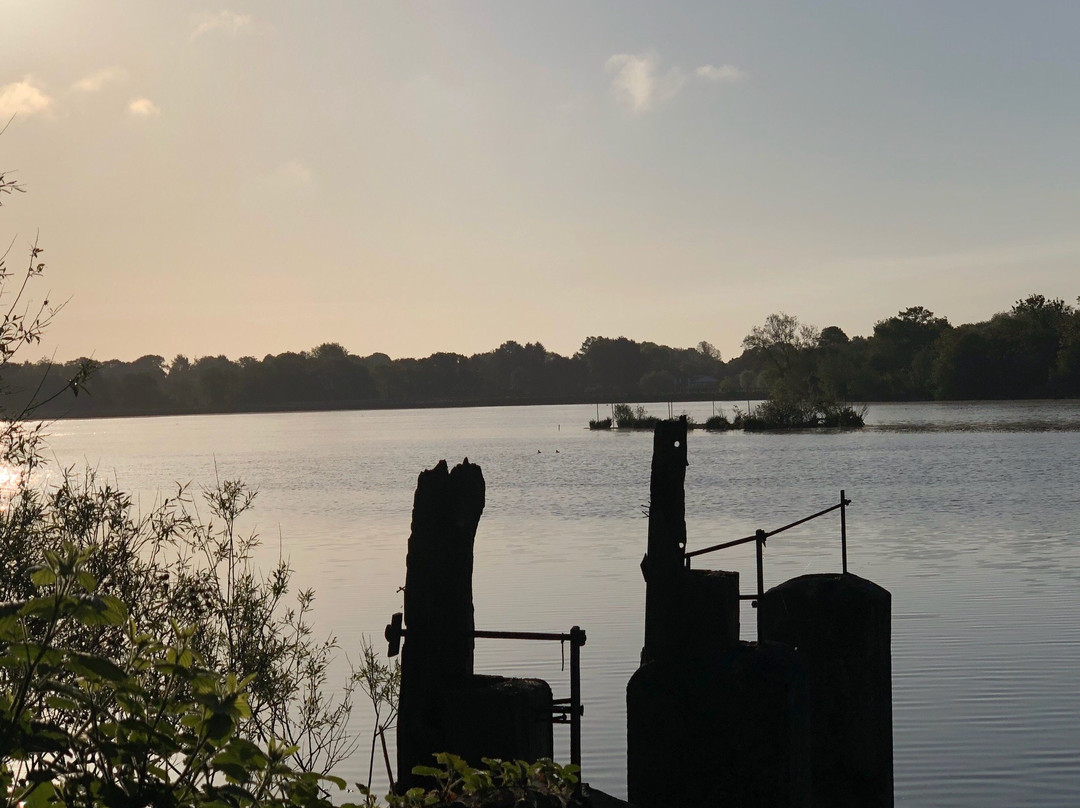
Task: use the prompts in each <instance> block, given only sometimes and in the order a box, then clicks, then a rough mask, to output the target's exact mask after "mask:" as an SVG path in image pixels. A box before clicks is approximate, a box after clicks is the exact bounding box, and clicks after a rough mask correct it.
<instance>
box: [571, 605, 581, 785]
mask: <svg viewBox="0 0 1080 808" xmlns="http://www.w3.org/2000/svg"><path fill="white" fill-rule="evenodd" d="M584 644H585V632H584V631H582V630H581V628H580V627H579V626H574V627H573V628H571V629H570V762H571V763H573V764H574V765H575V766H577V767H579V768H580V767H581V715H582V713H583V712H584V711H585V709H584V708H583V707H582V706H581V646H582V645H584Z"/></svg>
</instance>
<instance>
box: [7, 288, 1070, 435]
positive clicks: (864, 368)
mask: <svg viewBox="0 0 1080 808" xmlns="http://www.w3.org/2000/svg"><path fill="white" fill-rule="evenodd" d="M742 347H743V351H742V353H741V354H740V355H739V356H737V357H735V358H733V359H731V360H729V361H724V360H723V358H722V357H721V355H720V352H719V351H717V350H716V348H715V347H713V346H712V345H711V344H709V343H708V342H701V343H699V344H698V345H697V346H695V347H693V348H671V347H668V346H665V345H658V344H656V343H653V342H637V341H634V340H631V339H627V338H626V337H617V338H610V337H589V338H588V339H586V340H585V341H584V342H583V343H582V345H581V348H580V349H579V350H578V351H577V352H576V353H574V354H573V355H572V356H561V355H560V354H558V353H555V352H552V351H548V350H547V349H546V348H544V346H543V345H542V344H540V343H539V342H530V343H526V344H524V345H522V344H520V343H518V342H514V341H507V342H504V343H503V344H502V345H500V346H499V347H498V348H496V349H494V350H491V351H487V352H485V353H477V354H473V355H472V356H465V355H462V354H456V353H442V352H440V353H434V354H432V355H431V356H428V357H426V358H422V359H413V358H404V359H391V358H390V357H389V356H387V355H386V354H382V353H375V354H371V355H369V356H358V355H354V354H351V353H349V352H348V351H347V350H346V349H345V348H344V347H342V346H341V345H339V344H337V343H325V344H323V345H319V346H318V347H316V348H314V349H312V350H310V351H303V352H286V353H281V354H276V355H267V356H265V357H263V358H262V359H256V358H255V357H250V356H245V357H241V358H240V359H237V360H231V359H228V358H227V357H225V356H204V357H200V358H197V359H194V360H192V359H189V358H188V357H186V356H183V355H180V356H176V357H175V358H173V359H172V360H171V361H166V360H165V358H164V357H162V356H157V355H146V356H143V357H140V358H139V359H136V360H135V361H133V362H123V361H119V360H109V361H105V362H95V361H92V360H89V359H79V360H74V361H72V362H66V363H57V364H53V363H50V362H48V361H45V360H42V361H39V362H26V363H14V362H12V363H8V364H7V366H6V367H5V369H4V377H3V383H4V389H3V391H2V394H0V395H2V399H0V405H2V406H4V407H6V408H7V411H9V412H19V411H21V410H22V407H23V404H24V402H28V401H30V400H32V399H35V400H37V401H43V400H44V401H47V402H48V403H46V404H45V405H43V406H41V407H39V408H38V409H37V410H36V411H35V414H37V415H40V416H44V417H64V416H68V417H89V416H109V415H140V414H181V413H217V412H258V411H280V410H309V409H316V410H317V409H351V408H383V407H412V406H462V405H489V404H539V403H580V402H589V403H592V402H611V401H640V400H650V399H652V400H660V399H673V400H691V399H709V398H726V399H742V398H747V397H764V396H766V395H773V396H775V395H777V394H781V395H789V394H790V395H791V396H796V397H800V398H806V399H826V400H832V401H911V400H930V399H1006V398H1053V397H1072V396H1077V395H1080V311H1078V310H1077V308H1076V307H1074V306H1072V305H1069V304H1067V303H1065V302H1064V301H1063V300H1061V299H1054V298H1047V297H1044V296H1043V295H1039V294H1033V295H1030V296H1028V297H1027V298H1024V299H1023V300H1019V301H1017V302H1016V303H1015V304H1014V305H1013V306H1012V307H1011V308H1010V309H1009V310H1008V311H1004V312H1001V313H998V314H995V315H994V316H993V317H991V318H990V319H989V320H986V321H985V322H978V323H968V324H964V325H959V326H954V325H952V324H951V323H949V321H948V320H947V319H946V318H944V317H939V316H937V315H935V314H934V312H932V311H930V310H928V309H926V308H924V307H922V306H914V307H911V308H907V309H904V310H903V311H900V312H899V313H897V314H896V315H895V316H892V317H889V318H886V319H884V320H881V321H879V322H877V323H876V324H875V325H874V329H873V333H872V334H870V335H869V336H866V337H862V336H856V337H849V336H848V335H847V334H845V333H844V331H843V330H842V329H841V328H839V327H837V326H828V327H826V328H823V329H818V328H815V327H813V326H810V325H807V324H803V323H800V322H799V320H798V318H796V317H793V316H790V315H787V314H783V313H778V314H772V315H769V317H768V318H766V320H765V323H764V324H763V325H761V326H758V327H756V328H754V329H753V330H752V331H751V333H750V334H748V335H747V336H746V338H745V339H744V340H743V345H742ZM88 369H89V370H90V372H89V373H87V370H88ZM66 389H73V390H74V391H75V392H76V393H77V395H76V396H75V398H74V399H72V398H71V397H70V396H62V395H59V394H60V393H62V392H63V391H64V390H66ZM54 397H55V398H54ZM50 399H52V400H51V401H50Z"/></svg>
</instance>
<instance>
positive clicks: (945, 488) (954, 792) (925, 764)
mask: <svg viewBox="0 0 1080 808" xmlns="http://www.w3.org/2000/svg"><path fill="white" fill-rule="evenodd" d="M648 406H649V409H650V410H651V411H654V412H666V405H655V406H654V405H648ZM679 409H687V410H688V411H689V412H690V414H691V415H693V416H694V417H695V418H696V419H697V420H699V421H703V420H704V419H705V418H706V417H708V416H709V415H710V414H711V404H710V403H709V402H704V403H701V404H694V405H676V410H677V411H678V410H679ZM728 409H730V408H728ZM592 417H595V412H594V408H593V407H592V406H591V405H586V406H578V407H532V408H485V409H473V410H442V411H433V410H429V411H395V412H365V413H349V412H338V413H295V414H281V415H278V414H267V415H257V416H206V417H201V416H192V417H186V418H143V419H109V420H104V421H83V422H64V423H63V424H62V428H63V431H64V434H63V435H58V436H56V437H54V439H53V441H52V444H51V448H52V449H53V451H54V452H55V453H56V455H57V458H58V461H57V462H58V464H60V465H63V464H70V463H74V464H76V465H79V464H82V463H83V462H84V461H88V462H90V463H91V464H93V465H97V466H99V468H100V469H101V470H102V473H103V474H107V475H108V476H109V477H110V478H115V480H116V481H117V483H118V484H119V485H120V486H122V487H124V488H128V489H132V490H133V491H134V493H136V494H137V495H138V494H139V493H140V492H141V493H142V496H143V497H144V501H146V502H150V501H153V500H154V498H155V497H156V496H157V492H159V491H171V490H172V489H173V484H174V482H175V481H182V482H183V481H189V480H193V481H195V482H196V483H205V482H209V481H212V480H213V479H214V465H215V458H216V464H217V466H218V468H219V470H220V473H221V475H222V476H225V477H233V476H241V477H243V478H245V480H246V481H248V482H249V483H251V484H252V485H254V486H255V487H257V488H259V489H260V491H261V493H260V497H259V500H258V507H257V509H256V511H255V516H254V522H255V524H254V525H253V527H254V528H256V529H260V528H261V532H263V533H264V534H265V535H268V536H273V537H274V538H275V539H276V537H277V535H278V533H279V529H280V534H281V537H282V550H283V552H284V554H285V555H286V556H289V557H291V559H292V561H293V563H294V565H295V567H296V579H295V580H296V582H297V584H298V585H299V586H315V587H316V589H317V592H318V596H319V597H318V600H317V602H316V609H317V611H316V617H317V619H318V620H319V621H320V622H319V629H320V630H321V631H331V632H333V633H336V634H337V635H338V636H339V637H340V638H341V643H342V647H343V648H345V649H346V650H350V649H354V648H355V647H356V646H357V643H358V641H359V637H360V636H361V635H362V634H367V635H368V636H370V637H372V638H379V637H381V635H382V627H383V626H384V625H385V623H386V621H387V619H388V618H389V615H390V614H391V613H393V612H394V611H397V610H398V609H400V606H401V601H400V595H399V594H398V593H397V591H396V589H397V587H398V586H399V585H400V584H401V583H403V582H404V565H405V558H404V553H405V542H406V539H407V537H408V532H409V514H410V509H411V505H412V493H413V490H414V487H415V483H416V475H417V473H418V472H419V471H420V470H421V469H423V468H430V467H431V466H432V465H434V464H435V462H437V461H438V460H439V459H442V458H446V459H447V460H448V461H451V462H459V461H460V460H461V459H462V457H464V456H466V455H467V456H468V457H469V459H470V460H471V461H474V462H477V463H479V464H480V465H481V466H482V467H483V470H484V474H485V478H486V479H487V483H488V504H487V508H486V510H485V514H484V517H483V519H482V520H481V523H480V529H479V532H478V534H477V547H476V567H475V574H474V592H475V605H476V621H477V626H478V627H480V628H492V627H494V628H499V629H506V630H523V631H528V630H534V631H552V630H565V629H566V628H568V627H569V626H571V625H574V624H578V625H581V626H582V627H583V628H585V629H586V630H587V631H588V635H589V642H588V645H586V647H585V648H584V649H583V657H582V660H583V682H582V687H583V697H584V702H585V704H586V716H585V723H584V726H583V734H584V752H585V756H584V768H585V771H586V773H587V776H588V778H589V779H590V780H592V781H593V782H594V783H595V784H596V785H597V786H598V787H600V788H602V789H604V790H606V791H609V792H612V793H615V794H623V793H625V792H624V787H625V737H626V725H625V706H624V705H625V686H626V681H627V680H628V678H629V677H630V675H631V674H632V673H633V671H634V670H635V669H636V667H637V662H638V654H639V652H640V649H641V642H642V615H643V605H644V604H643V597H644V584H643V582H642V580H641V573H640V570H639V569H638V563H639V562H640V560H641V556H642V553H643V552H644V549H645V538H646V536H645V530H646V524H645V520H643V519H642V518H641V505H642V503H644V502H645V501H646V500H647V497H648V483H649V458H650V451H651V436H650V435H648V434H646V433H635V434H601V433H590V432H589V431H588V430H587V429H585V428H584V427H585V425H586V424H587V422H588V420H589V418H592ZM869 425H870V426H869V428H868V429H866V430H863V431H860V432H843V433H836V434H821V433H815V432H810V433H788V434H784V435H748V434H743V433H725V434H712V433H704V432H701V431H695V432H694V433H693V434H692V435H691V436H690V438H689V452H690V467H689V468H688V469H687V521H688V525H687V527H688V534H689V538H690V542H691V544H692V546H694V547H704V546H707V545H710V544H715V543H719V542H721V541H725V540H727V539H732V538H738V537H741V536H746V535H749V534H751V533H753V531H754V530H755V529H757V528H764V529H769V528H771V527H776V526H777V525H782V524H785V523H787V522H789V521H793V520H794V519H797V518H799V517H801V516H805V515H806V514H808V513H812V512H814V511H817V510H819V509H820V508H821V507H823V506H824V505H827V504H829V503H831V502H834V501H835V497H836V496H837V494H838V493H839V491H840V489H841V488H843V489H845V490H846V491H847V494H848V496H849V497H850V498H851V499H852V500H853V504H852V506H851V508H850V509H849V511H848V537H849V561H850V567H851V570H852V571H853V572H855V573H857V574H859V575H862V576H864V577H867V578H870V579H872V580H874V581H876V582H878V583H880V584H882V585H883V586H885V587H886V588H888V589H890V590H891V591H892V593H893V611H894V615H895V616H896V617H897V619H896V620H895V621H894V622H893V672H894V697H895V715H894V720H895V725H894V726H895V749H896V796H897V805H901V806H913V807H914V808H922V807H923V806H926V808H930V806H970V807H971V808H974V806H979V808H983V807H984V806H1015V805H1025V806H1041V808H1049V807H1050V806H1055V807H1056V806H1071V807H1073V808H1075V806H1077V805H1080V756H1078V755H1077V754H1076V750H1077V749H1080V722H1077V721H1076V717H1077V716H1078V715H1080V688H1077V686H1076V670H1077V669H1078V668H1080V597H1078V595H1077V592H1078V590H1077V587H1076V583H1077V579H1078V578H1080V541H1078V540H1077V539H1078V538H1080V536H1078V525H1080V497H1077V496H1076V482H1077V477H1076V471H1075V464H1076V458H1077V457H1080V402H994V403H989V404H978V405H972V404H952V403H943V404H937V403H935V404H886V405H877V404H875V405H871V407H870V411H869ZM538 448H539V449H542V450H543V451H542V453H541V454H537V451H536V450H537V449H538ZM556 448H558V449H559V450H560V452H559V454H555V452H554V450H555V449H556ZM298 469H299V470H301V471H300V473H298V472H297V470H298ZM820 521H821V522H829V519H827V518H826V519H822V520H820ZM836 535H837V532H836V525H835V523H833V522H829V524H828V525H825V526H823V527H822V529H821V530H818V529H816V527H807V528H806V530H805V532H803V529H799V531H792V532H791V533H790V534H784V536H783V537H777V539H776V542H775V543H774V542H773V541H771V540H770V542H769V545H768V547H767V549H766V559H765V565H766V567H765V569H766V585H767V586H771V585H774V584H777V583H779V582H781V581H783V580H785V579H787V578H790V577H793V576H795V575H799V574H802V573H804V572H828V571H831V570H834V569H836V568H838V566H839V563H840V561H839V550H838V547H837V546H836V545H837V542H836ZM270 544H271V545H272V547H270V548H269V550H270V551H271V554H272V555H273V556H274V557H276V553H277V542H276V541H273V542H270ZM267 563H272V559H268V562H267ZM712 563H715V565H716V566H718V567H724V568H727V569H737V570H738V571H739V572H740V573H741V575H742V579H743V581H744V589H745V588H746V587H747V586H748V585H749V582H751V581H753V580H754V575H755V572H754V553H753V549H752V548H750V549H748V550H747V551H746V552H745V553H741V554H740V553H737V552H733V553H732V554H731V555H727V554H725V556H724V557H723V558H722V559H717V560H715V562H713V561H710V564H712ZM743 620H744V625H745V626H746V632H745V636H746V637H747V638H752V637H753V626H754V614H753V611H752V610H750V609H749V607H747V611H746V613H745V614H744V615H743ZM537 645H542V644H537ZM510 653H511V654H512V656H508V650H507V648H506V647H505V646H504V645H502V644H499V643H486V644H484V645H480V644H478V646H477V664H478V668H479V669H480V670H481V671H488V672H499V673H504V674H507V675H513V674H515V673H517V672H519V671H520V672H521V673H522V674H528V675H537V676H541V677H543V678H545V679H547V680H548V681H550V682H552V683H562V682H565V676H566V675H565V673H564V672H562V671H560V662H561V659H560V655H559V653H558V651H557V649H549V648H546V649H540V648H524V649H516V648H515V649H513V651H512V652H510ZM334 675H335V674H334V672H332V673H331V676H332V678H333V677H334ZM556 695H565V694H563V693H557V694H556ZM364 720H365V718H364V716H363V715H358V718H357V726H358V728H359V727H363V726H364ZM558 744H559V745H557V747H556V751H557V753H559V754H562V755H563V756H564V757H565V753H566V748H565V738H559V739H558ZM360 757H362V756H360ZM340 774H342V776H344V777H346V778H347V779H349V780H355V779H358V778H360V777H364V776H366V762H359V760H358V761H357V762H356V765H355V766H354V769H352V770H350V769H347V768H346V769H345V770H343V771H342V772H340Z"/></svg>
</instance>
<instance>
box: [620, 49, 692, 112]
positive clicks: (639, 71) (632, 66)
mask: <svg viewBox="0 0 1080 808" xmlns="http://www.w3.org/2000/svg"><path fill="white" fill-rule="evenodd" d="M604 70H605V71H606V72H607V73H609V74H611V76H612V79H611V89H612V90H613V91H614V92H615V96H616V97H617V98H618V99H619V100H620V101H621V102H622V103H624V104H626V105H627V106H628V107H629V108H630V109H631V110H632V111H634V112H644V111H645V110H647V109H649V107H651V106H652V105H653V103H654V102H656V101H664V100H667V99H668V98H673V97H675V96H676V95H678V94H679V92H680V91H681V90H682V88H683V86H684V85H685V84H686V74H685V73H684V72H683V71H682V70H680V69H679V68H677V67H673V68H671V69H670V70H668V71H667V72H666V73H664V74H663V75H661V74H660V73H659V70H660V57H659V56H658V55H657V54H656V53H653V52H652V51H648V52H646V53H642V54H632V53H616V54H615V55H614V56H611V57H610V58H609V59H608V60H607V62H605V64H604Z"/></svg>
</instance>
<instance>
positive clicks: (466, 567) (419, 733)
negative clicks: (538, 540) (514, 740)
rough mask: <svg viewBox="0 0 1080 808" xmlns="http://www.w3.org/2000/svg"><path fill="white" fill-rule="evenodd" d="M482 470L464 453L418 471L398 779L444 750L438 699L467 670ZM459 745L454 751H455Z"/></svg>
mask: <svg viewBox="0 0 1080 808" xmlns="http://www.w3.org/2000/svg"><path fill="white" fill-rule="evenodd" d="M484 493H485V492H484V475H483V473H482V472H481V470H480V467H479V466H477V465H475V464H472V463H470V462H469V461H468V459H466V460H465V461H464V462H463V463H461V465H459V466H455V467H454V469H453V471H451V470H449V469H448V468H447V465H446V461H445V460H442V461H440V462H439V463H438V465H436V466H435V468H433V469H429V470H427V471H423V472H421V473H420V476H419V477H418V479H417V481H416V495H415V497H414V499H413V512H412V532H411V534H410V536H409V550H408V557H407V559H406V572H405V625H406V627H407V629H408V635H407V637H406V640H405V643H404V646H403V647H402V649H401V695H400V700H399V712H398V722H397V725H398V782H399V783H405V784H406V787H408V785H409V784H411V783H413V782H414V778H413V776H412V768H413V766H416V765H420V764H423V765H427V764H430V763H431V755H432V753H434V752H442V751H449V750H447V749H445V748H444V747H445V746H446V736H445V730H444V728H443V723H442V722H443V719H442V715H441V713H442V699H443V697H444V694H445V692H446V691H447V689H448V688H450V687H457V686H461V685H462V684H464V683H467V682H468V681H469V679H470V678H471V677H472V673H473V645H474V643H473V631H474V629H475V625H474V620H473V593H472V572H473V542H474V540H475V538H476V528H477V525H478V524H479V522H480V515H481V514H482V513H483V511H484ZM455 751H457V750H455Z"/></svg>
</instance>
